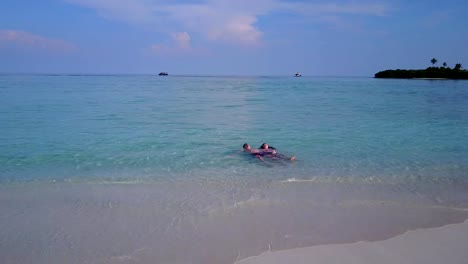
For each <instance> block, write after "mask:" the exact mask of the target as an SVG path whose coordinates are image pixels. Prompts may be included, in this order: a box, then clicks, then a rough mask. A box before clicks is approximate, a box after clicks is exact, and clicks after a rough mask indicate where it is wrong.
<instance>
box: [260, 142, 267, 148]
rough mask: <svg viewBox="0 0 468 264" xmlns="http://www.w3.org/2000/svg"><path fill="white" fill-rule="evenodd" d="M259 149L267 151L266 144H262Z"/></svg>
mask: <svg viewBox="0 0 468 264" xmlns="http://www.w3.org/2000/svg"><path fill="white" fill-rule="evenodd" d="M260 148H261V149H268V144H267V143H263V144H262V145H261V146H260Z"/></svg>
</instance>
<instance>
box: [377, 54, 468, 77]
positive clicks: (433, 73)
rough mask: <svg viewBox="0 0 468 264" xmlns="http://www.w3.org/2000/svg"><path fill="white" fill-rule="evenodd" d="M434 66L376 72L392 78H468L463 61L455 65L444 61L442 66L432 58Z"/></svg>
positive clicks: (378, 74)
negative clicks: (452, 65) (449, 64)
mask: <svg viewBox="0 0 468 264" xmlns="http://www.w3.org/2000/svg"><path fill="white" fill-rule="evenodd" d="M431 63H432V65H433V66H432V67H428V68H427V69H420V70H401V69H397V70H385V71H381V72H378V73H376V74H375V78H390V79H455V80H468V71H467V70H464V69H462V65H461V63H457V64H456V65H455V67H453V68H450V67H447V63H446V62H444V63H443V64H442V65H443V66H442V67H436V66H435V64H436V63H437V59H435V58H433V59H432V60H431Z"/></svg>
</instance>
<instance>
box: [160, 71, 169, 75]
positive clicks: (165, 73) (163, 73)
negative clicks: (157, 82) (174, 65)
mask: <svg viewBox="0 0 468 264" xmlns="http://www.w3.org/2000/svg"><path fill="white" fill-rule="evenodd" d="M167 75H169V73H167V72H160V73H159V76H167Z"/></svg>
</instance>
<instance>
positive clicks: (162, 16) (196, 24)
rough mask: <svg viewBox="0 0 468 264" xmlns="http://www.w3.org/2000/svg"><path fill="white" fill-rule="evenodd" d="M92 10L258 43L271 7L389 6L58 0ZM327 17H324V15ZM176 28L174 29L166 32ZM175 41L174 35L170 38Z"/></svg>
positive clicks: (364, 10)
mask: <svg viewBox="0 0 468 264" xmlns="http://www.w3.org/2000/svg"><path fill="white" fill-rule="evenodd" d="M63 1H66V2H69V3H73V4H77V5H80V6H84V7H87V8H91V9H94V10H96V12H97V13H98V14H100V15H101V16H103V17H106V18H108V19H116V20H121V21H125V22H129V23H144V24H150V25H151V26H152V27H153V28H155V29H156V30H160V31H162V32H191V33H196V34H198V35H200V36H202V37H204V38H205V39H207V40H210V41H214V42H228V43H233V44H239V45H244V46H255V45H258V44H260V43H261V38H262V35H263V33H262V31H261V29H259V27H258V25H257V23H258V21H259V19H261V17H262V16H266V15H269V14H272V13H286V14H290V15H296V16H303V17H312V16H313V17H315V18H316V19H317V18H318V19H320V17H323V18H324V19H323V21H324V22H327V19H326V18H329V17H330V16H340V15H366V16H385V15H387V14H388V13H389V12H390V11H391V9H390V8H389V7H388V6H387V5H385V4H382V3H375V2H364V1H360V2H357V1H353V2H349V1H342V0H341V1H337V2H335V3H330V2H329V1H324V0H322V1H286V0H257V1H247V0H198V1H194V0H191V1H180V0H179V1H170V0H63ZM328 20H329V19H328ZM171 34H177V33H171ZM175 42H176V44H180V43H177V41H175Z"/></svg>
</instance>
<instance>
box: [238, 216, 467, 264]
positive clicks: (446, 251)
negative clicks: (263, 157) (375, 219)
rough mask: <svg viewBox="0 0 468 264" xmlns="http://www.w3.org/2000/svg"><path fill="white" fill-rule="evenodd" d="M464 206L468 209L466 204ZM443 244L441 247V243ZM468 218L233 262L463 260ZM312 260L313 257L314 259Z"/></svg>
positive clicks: (426, 263) (417, 263) (416, 263)
mask: <svg viewBox="0 0 468 264" xmlns="http://www.w3.org/2000/svg"><path fill="white" fill-rule="evenodd" d="M463 210H468V208H465V209H463ZM441 244H442V245H443V246H442V247H441V246H440V245H441ZM466 245H468V219H467V220H465V221H464V222H462V223H454V224H447V225H444V226H440V227H435V228H421V229H415V230H408V231H406V232H405V233H403V234H400V235H397V236H395V237H392V238H389V239H385V240H380V241H358V242H354V243H345V244H330V245H318V246H312V247H303V248H295V249H288V250H280V251H273V252H272V251H267V252H264V253H262V254H260V255H258V256H252V257H249V258H246V259H242V260H239V261H236V262H235V263H234V264H277V263H278V264H280V263H289V264H303V263H304V264H305V263H314V264H331V263H343V262H346V263H351V264H354V263H355V264H367V263H369V264H372V263H382V264H386V263H388V264H390V263H412V264H439V263H460V264H461V263H464V261H466V254H465V253H466V250H468V246H466ZM311 260H313V261H312V262H311Z"/></svg>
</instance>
